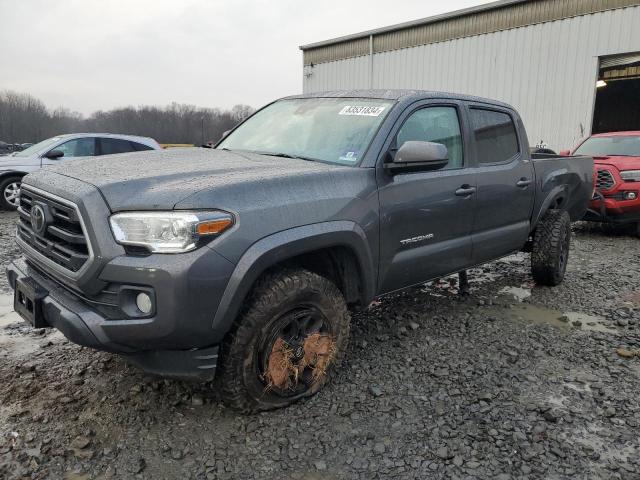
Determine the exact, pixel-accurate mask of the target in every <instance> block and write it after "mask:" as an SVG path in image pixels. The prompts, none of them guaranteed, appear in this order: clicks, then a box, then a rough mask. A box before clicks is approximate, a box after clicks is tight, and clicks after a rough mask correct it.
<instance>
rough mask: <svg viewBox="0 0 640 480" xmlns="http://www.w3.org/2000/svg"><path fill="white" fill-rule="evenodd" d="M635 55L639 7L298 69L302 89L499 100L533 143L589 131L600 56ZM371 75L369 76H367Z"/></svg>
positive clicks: (562, 140)
mask: <svg viewBox="0 0 640 480" xmlns="http://www.w3.org/2000/svg"><path fill="white" fill-rule="evenodd" d="M634 51H640V6H637V7H629V8H624V9H617V10H609V11H605V12H600V13H596V14H590V15H584V16H579V17H573V18H568V19H564V20H558V21H553V22H548V23H542V24H536V25H530V26H526V27H521V28H515V29H511V30H503V31H499V32H495V33H489V34H483V35H478V36H473V37H466V38H461V39H457V40H450V41H446V42H440V43H433V44H429V45H422V46H417V47H411V48H404V49H401V50H394V51H387V52H382V53H376V54H374V55H373V65H371V63H370V58H369V56H364V57H356V58H350V59H346V60H340V61H335V62H329V63H323V64H319V65H315V66H313V67H310V66H305V67H304V72H305V76H304V80H303V82H304V91H305V92H311V91H322V90H332V89H349V88H370V87H373V88H419V89H426V90H442V91H449V92H454V93H468V94H472V95H480V96H484V97H490V98H494V99H497V100H502V101H505V102H508V103H510V104H512V105H513V106H514V107H516V108H517V109H518V111H519V112H520V114H521V115H522V117H523V120H524V121H525V124H526V126H527V131H528V133H529V140H530V142H531V144H532V145H535V144H536V143H538V142H540V141H542V142H544V143H546V144H547V145H549V146H550V147H551V148H554V149H563V148H570V147H572V146H574V145H575V144H576V143H577V142H578V140H579V139H580V138H582V137H583V136H584V135H587V134H589V133H590V129H591V121H592V113H593V104H594V100H595V82H596V79H597V70H598V57H599V56H604V55H613V54H619V53H628V52H634ZM371 71H373V78H371V77H370V72H371Z"/></svg>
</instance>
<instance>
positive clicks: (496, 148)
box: [471, 108, 520, 163]
mask: <svg viewBox="0 0 640 480" xmlns="http://www.w3.org/2000/svg"><path fill="white" fill-rule="evenodd" d="M471 124H472V126H473V132H474V136H475V140H476V150H477V154H478V163H503V162H506V161H508V160H510V159H511V158H513V157H514V156H515V155H517V154H518V152H519V151H520V148H519V146H518V135H517V134H516V126H515V124H514V123H513V119H512V118H511V115H508V114H506V113H504V112H498V111H495V110H485V109H481V108H472V109H471Z"/></svg>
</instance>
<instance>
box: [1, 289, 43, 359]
mask: <svg viewBox="0 0 640 480" xmlns="http://www.w3.org/2000/svg"><path fill="white" fill-rule="evenodd" d="M23 322H24V320H23V319H22V317H20V315H18V314H17V313H16V312H14V311H13V296H12V295H0V357H3V356H7V355H11V356H23V355H30V354H33V353H34V352H36V351H37V350H38V342H37V340H36V339H35V338H33V337H31V336H29V335H25V334H22V333H17V332H14V333H13V334H10V333H9V332H10V331H9V329H7V326H9V325H11V324H15V323H23Z"/></svg>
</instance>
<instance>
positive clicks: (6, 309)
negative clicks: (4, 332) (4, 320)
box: [0, 295, 13, 317]
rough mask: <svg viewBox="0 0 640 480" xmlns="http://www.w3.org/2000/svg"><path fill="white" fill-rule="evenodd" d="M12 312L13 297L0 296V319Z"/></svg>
mask: <svg viewBox="0 0 640 480" xmlns="http://www.w3.org/2000/svg"><path fill="white" fill-rule="evenodd" d="M10 312H13V295H0V317H1V316H4V315H6V314H7V313H10Z"/></svg>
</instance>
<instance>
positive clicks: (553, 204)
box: [531, 185, 569, 231]
mask: <svg viewBox="0 0 640 480" xmlns="http://www.w3.org/2000/svg"><path fill="white" fill-rule="evenodd" d="M568 198H569V192H568V189H567V186H566V185H558V186H556V187H554V188H553V189H551V191H550V192H549V193H548V194H547V196H546V197H545V198H544V200H543V201H542V203H541V204H540V207H539V208H538V209H537V211H536V216H535V218H534V219H533V220H534V221H533V222H532V224H531V230H532V231H534V230H535V228H536V227H537V225H538V223H539V222H540V219H541V218H542V217H544V215H545V213H547V212H548V211H549V210H565V209H566V208H567V203H568V202H567V200H568Z"/></svg>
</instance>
